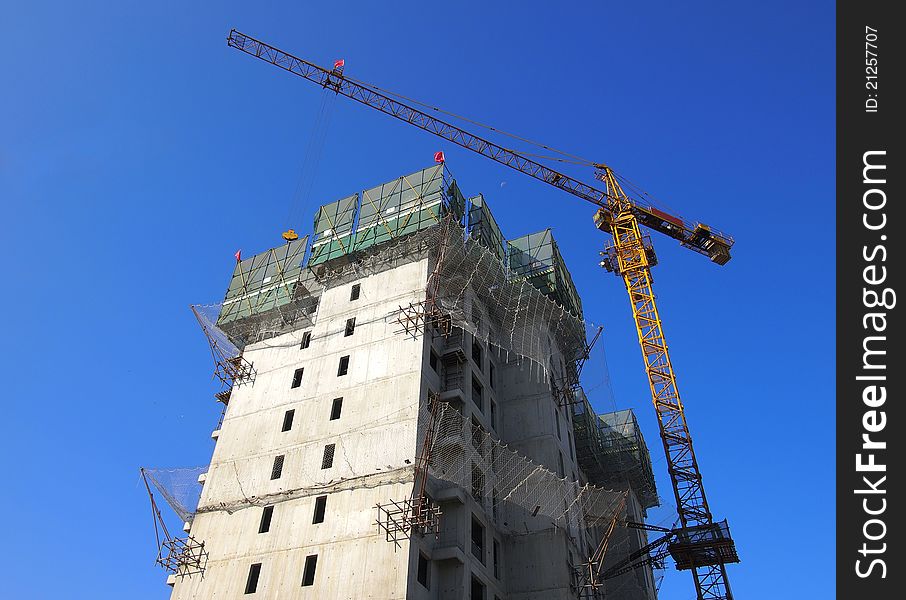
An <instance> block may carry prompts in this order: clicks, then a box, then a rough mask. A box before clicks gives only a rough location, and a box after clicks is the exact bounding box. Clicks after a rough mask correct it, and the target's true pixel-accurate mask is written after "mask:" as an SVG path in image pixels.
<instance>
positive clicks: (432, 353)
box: [428, 350, 440, 373]
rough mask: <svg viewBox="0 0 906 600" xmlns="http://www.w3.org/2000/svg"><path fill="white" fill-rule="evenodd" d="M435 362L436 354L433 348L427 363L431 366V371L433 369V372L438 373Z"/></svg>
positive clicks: (436, 360) (436, 359)
mask: <svg viewBox="0 0 906 600" xmlns="http://www.w3.org/2000/svg"><path fill="white" fill-rule="evenodd" d="M437 362H438V358H437V354H436V353H435V352H434V350H431V356H430V357H428V364H429V365H430V366H431V370H432V371H434V372H435V373H440V371H438V370H437Z"/></svg>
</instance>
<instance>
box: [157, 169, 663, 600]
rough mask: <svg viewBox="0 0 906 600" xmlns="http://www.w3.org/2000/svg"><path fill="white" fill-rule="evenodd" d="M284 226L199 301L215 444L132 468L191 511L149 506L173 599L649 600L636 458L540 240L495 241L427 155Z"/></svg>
mask: <svg viewBox="0 0 906 600" xmlns="http://www.w3.org/2000/svg"><path fill="white" fill-rule="evenodd" d="M288 237H290V239H288V240H287V243H286V244H283V245H281V246H279V247H276V248H273V249H271V250H268V251H266V252H263V253H261V254H258V255H256V256H253V257H250V258H245V259H242V260H237V262H236V266H235V270H234V272H233V276H232V279H231V281H230V284H229V287H228V290H227V293H226V297H225V298H224V300H223V302H222V303H220V304H217V305H213V306H196V307H193V310H194V311H195V314H196V316H197V317H198V320H199V322H200V324H201V326H202V328H203V330H204V332H205V334H206V335H207V337H208V341H209V342H210V345H211V350H212V354H213V356H214V362H215V369H216V374H217V376H218V378H219V379H220V381H222V382H223V384H224V386H223V390H222V391H221V392H220V393H218V394H216V398H217V400H218V401H219V402H221V403H222V405H223V413H222V416H221V419H220V422H219V423H218V425H217V427H216V431H214V432H213V434H212V437H213V438H214V441H215V449H214V452H213V456H212V459H211V462H210V465H209V466H208V467H206V468H202V469H198V470H194V471H193V470H173V471H166V470H155V469H148V470H145V471H144V473H145V475H146V481H147V482H148V483H149V488H148V489H149V492H151V494H152V503H154V502H155V500H154V498H155V497H159V496H163V497H164V498H165V499H166V500H167V501H168V503H169V504H170V505H171V506H172V507H173V508H174V509H175V510H176V511H177V512H178V513H179V515H180V516H181V517H182V520H183V521H185V526H184V531H183V532H179V533H177V534H172V535H171V533H170V532H169V531H168V530H167V529H166V526H165V523H164V519H162V518H161V517H160V513H159V512H157V513H156V514H157V519H156V521H155V526H156V527H157V528H158V529H157V533H158V537H159V542H160V547H161V552H160V555H159V557H158V562H159V563H160V564H161V565H162V566H163V567H164V568H165V569H166V570H167V571H168V572H169V575H168V579H167V582H168V583H169V584H170V585H171V586H172V588H173V589H172V598H173V599H174V600H187V599H190V598H192V599H201V598H205V599H208V598H234V597H237V596H238V595H240V594H248V595H256V596H258V597H262V598H281V599H283V598H318V599H334V598H336V599H341V598H342V599H346V598H349V599H352V598H355V599H360V598H375V599H381V600H390V599H404V598H407V599H415V600H428V599H437V600H446V599H450V600H453V599H455V600H462V599H472V600H530V599H531V600H535V599H537V600H541V599H545V600H546V599H567V598H601V599H603V598H607V599H611V598H614V599H627V600H636V599H638V600H641V599H651V598H655V597H656V585H655V578H654V575H653V571H652V565H653V564H654V565H655V566H657V561H652V560H648V556H649V555H648V554H647V553H646V552H644V549H645V547H646V546H647V545H648V543H649V541H648V539H647V536H646V530H645V528H644V527H641V526H639V524H641V523H643V522H644V519H645V515H646V510H647V509H648V508H651V507H652V506H655V505H657V504H658V495H657V491H656V489H655V483H654V477H653V475H652V468H651V461H650V458H649V455H648V450H647V447H646V445H645V440H644V439H643V437H642V436H641V433H640V430H639V427H638V424H637V422H636V419H635V416H634V415H633V413H632V411H630V410H624V411H619V412H615V413H610V414H606V415H596V414H595V412H594V411H593V410H592V407H591V405H590V403H589V402H588V400H587V398H586V396H585V394H584V392H583V390H582V388H581V385H580V374H581V371H582V365H583V364H584V362H585V360H586V359H587V358H588V353H589V349H590V347H589V337H591V336H588V335H587V333H588V332H587V331H586V327H585V324H584V322H583V319H582V302H581V299H580V297H579V295H578V293H577V291H576V289H575V287H574V285H573V282H572V279H571V277H570V274H569V271H568V269H567V267H566V264H565V262H564V260H563V257H562V256H561V254H560V252H559V250H558V247H557V243H556V241H555V240H554V238H553V236H552V234H551V231H550V230H545V231H542V232H539V233H533V234H530V235H525V236H522V237H518V238H515V239H507V238H505V237H504V235H503V232H502V231H501V228H500V227H499V226H498V224H497V222H496V221H495V219H494V217H493V216H492V214H491V212H490V209H489V207H488V205H487V203H486V202H485V200H484V198H483V197H481V196H475V197H472V198H470V199H468V200H467V199H466V197H465V196H464V195H463V194H462V192H461V191H460V187H459V185H458V184H457V181H456V180H455V179H454V178H453V177H452V175H451V174H450V172H449V171H448V170H447V168H446V166H445V164H444V163H439V164H436V165H434V166H431V167H429V168H427V169H424V170H421V171H418V172H416V173H413V174H411V175H406V176H404V177H399V178H397V179H394V180H392V181H390V182H388V183H385V184H382V185H379V186H376V187H374V188H371V189H368V190H364V191H360V192H356V193H354V194H352V195H350V196H347V197H344V198H342V199H340V200H338V201H336V202H331V203H329V204H325V205H324V206H321V207H320V208H319V209H318V211H317V214H316V216H315V219H314V227H313V232H312V234H311V236H310V237H304V238H301V239H293V237H294V236H288ZM237 258H238V257H237ZM190 479H191V481H190ZM196 492H200V496H199V495H198V494H197V493H196ZM154 506H155V509H156V508H157V505H156V504H154ZM638 557H645V560H641V561H640V562H639V561H636V562H634V559H636V558H638Z"/></svg>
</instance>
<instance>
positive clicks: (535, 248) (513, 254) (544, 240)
mask: <svg viewBox="0 0 906 600" xmlns="http://www.w3.org/2000/svg"><path fill="white" fill-rule="evenodd" d="M507 245H508V248H509V250H508V258H509V268H510V272H511V273H512V274H513V277H517V278H524V279H525V280H526V281H528V282H529V283H531V284H532V285H533V286H535V287H536V288H537V289H538V290H539V291H540V292H541V293H542V294H544V295H545V296H547V297H549V298H550V299H551V300H553V301H554V302H556V303H557V304H559V305H560V306H562V307H564V308H565V309H567V310H568V311H570V312H571V313H573V314H575V315H579V316H581V315H582V301H581V300H580V299H579V294H578V292H577V291H576V286H575V284H574V283H573V279H572V276H571V275H570V274H569V270H568V269H567V268H566V262H565V261H564V260H563V256H562V255H561V254H560V249H559V248H558V247H557V242H556V241H555V240H554V236H553V234H552V233H551V230H550V229H545V230H544V231H539V232H537V233H530V234H528V235H524V236H522V237H519V238H516V239H514V240H510V241H509V242H507Z"/></svg>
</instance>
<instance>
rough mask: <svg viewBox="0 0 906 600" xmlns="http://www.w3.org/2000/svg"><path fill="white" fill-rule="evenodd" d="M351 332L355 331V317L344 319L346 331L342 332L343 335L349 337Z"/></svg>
mask: <svg viewBox="0 0 906 600" xmlns="http://www.w3.org/2000/svg"><path fill="white" fill-rule="evenodd" d="M353 332H355V317H352V318H351V319H346V331H345V332H344V333H343V337H349V336H351V335H352V334H353Z"/></svg>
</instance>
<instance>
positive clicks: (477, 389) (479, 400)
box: [472, 375, 484, 412]
mask: <svg viewBox="0 0 906 600" xmlns="http://www.w3.org/2000/svg"><path fill="white" fill-rule="evenodd" d="M482 391H483V390H482V387H481V384H480V383H479V382H478V380H477V379H475V376H474V375H473V376H472V402H474V403H475V406H477V407H478V410H480V411H481V412H484V398H483V397H482Z"/></svg>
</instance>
